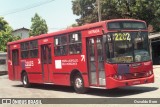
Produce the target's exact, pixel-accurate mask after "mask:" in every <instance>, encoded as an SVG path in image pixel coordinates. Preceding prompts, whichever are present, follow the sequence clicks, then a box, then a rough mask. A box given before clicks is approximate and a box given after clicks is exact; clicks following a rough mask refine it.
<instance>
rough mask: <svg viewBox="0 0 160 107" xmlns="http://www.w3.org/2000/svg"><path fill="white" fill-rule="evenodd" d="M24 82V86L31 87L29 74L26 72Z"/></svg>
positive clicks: (23, 77)
mask: <svg viewBox="0 0 160 107" xmlns="http://www.w3.org/2000/svg"><path fill="white" fill-rule="evenodd" d="M22 83H23V86H24V87H25V88H29V87H30V83H29V79H28V75H27V73H26V72H25V73H23V74H22Z"/></svg>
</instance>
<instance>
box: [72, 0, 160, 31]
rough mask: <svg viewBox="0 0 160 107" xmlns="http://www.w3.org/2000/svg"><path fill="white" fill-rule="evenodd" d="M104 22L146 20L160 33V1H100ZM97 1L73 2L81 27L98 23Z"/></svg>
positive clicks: (76, 0) (83, 0)
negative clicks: (118, 19)
mask: <svg viewBox="0 0 160 107" xmlns="http://www.w3.org/2000/svg"><path fill="white" fill-rule="evenodd" d="M99 1H100V7H101V14H102V15H101V18H102V20H107V19H115V18H126V17H127V18H128V17H129V18H134V19H140V20H145V21H146V22H147V24H148V25H149V24H151V25H153V27H154V30H155V31H160V26H159V25H160V19H159V17H160V0H99ZM97 8H98V6H97V0H73V1H72V10H73V14H75V15H78V16H80V18H79V19H77V20H76V21H77V23H78V24H79V25H83V24H85V23H92V22H97V21H98V17H97V15H98V9H97Z"/></svg>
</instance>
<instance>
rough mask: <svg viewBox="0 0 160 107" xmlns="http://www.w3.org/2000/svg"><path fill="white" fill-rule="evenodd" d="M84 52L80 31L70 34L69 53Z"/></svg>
mask: <svg viewBox="0 0 160 107" xmlns="http://www.w3.org/2000/svg"><path fill="white" fill-rule="evenodd" d="M81 52H82V39H81V34H80V32H75V33H71V34H69V54H80V53H81Z"/></svg>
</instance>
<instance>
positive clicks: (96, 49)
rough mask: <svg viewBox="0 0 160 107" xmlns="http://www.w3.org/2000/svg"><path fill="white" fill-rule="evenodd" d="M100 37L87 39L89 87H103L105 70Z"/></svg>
mask: <svg viewBox="0 0 160 107" xmlns="http://www.w3.org/2000/svg"><path fill="white" fill-rule="evenodd" d="M102 43H103V42H102V37H92V38H88V39H87V56H88V65H89V66H88V71H89V79H90V85H92V86H105V85H106V80H105V70H104V55H103V45H102Z"/></svg>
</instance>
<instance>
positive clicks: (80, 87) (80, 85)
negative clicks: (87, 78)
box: [74, 74, 87, 94]
mask: <svg viewBox="0 0 160 107" xmlns="http://www.w3.org/2000/svg"><path fill="white" fill-rule="evenodd" d="M74 89H75V91H76V92H77V93H79V94H83V93H85V92H86V91H87V88H85V87H84V81H83V78H82V76H81V75H79V74H77V75H76V76H75V78H74Z"/></svg>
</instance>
